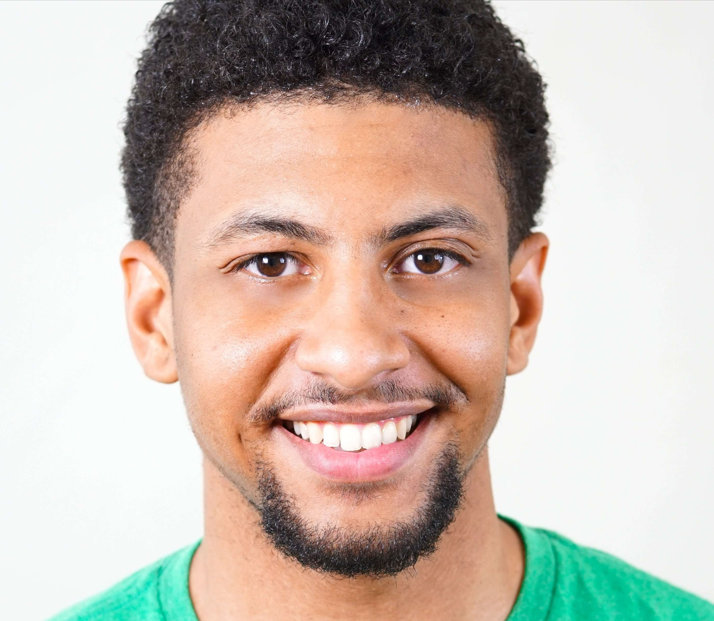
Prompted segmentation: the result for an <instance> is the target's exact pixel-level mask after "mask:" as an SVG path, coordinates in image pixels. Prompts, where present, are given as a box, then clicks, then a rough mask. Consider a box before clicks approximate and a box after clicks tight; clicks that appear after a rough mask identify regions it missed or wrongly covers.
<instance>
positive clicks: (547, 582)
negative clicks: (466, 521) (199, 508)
mask: <svg viewBox="0 0 714 621" xmlns="http://www.w3.org/2000/svg"><path fill="white" fill-rule="evenodd" d="M503 519H504V520H506V521H507V522H509V523H510V524H513V526H515V527H516V528H517V529H518V531H519V532H520V534H521V537H522V538H523V541H524V543H525V549H526V568H525V576H524V578H523V584H522V585H521V590H520V593H519V594H518V599H517V600H516V605H515V606H514V608H513V610H512V611H511V614H510V615H509V616H508V621H566V620H568V621H573V620H580V619H582V620H587V621H606V620H607V621H613V620H617V621H625V620H630V619H632V620H637V621H654V620H655V619H656V620H658V621H661V620H664V619H667V620H671V621H675V620H676V621H714V606H712V605H711V604H709V603H707V602H705V601H704V600H702V599H700V598H698V597H696V596H695V595H692V594H690V593H687V592H685V591H682V590H680V589H678V588H676V587H673V586H672V585H670V584H667V583H666V582H663V581H662V580H659V579H657V578H655V577H653V576H650V575H648V574H646V573H644V572H642V571H640V570H638V569H635V568H634V567H632V566H630V565H628V564H627V563H624V562H623V561H621V560H619V559H617V558H615V557H613V556H610V555H609V554H605V553H604V552H599V551H597V550H593V549H591V548H585V547H582V546H578V545H576V544H575V543H573V542H572V541H570V540H569V539H566V538H565V537H562V536H561V535H558V534H557V533H554V532H551V531H548V530H543V529H539V528H530V527H528V526H523V525H522V524H520V523H518V522H516V521H515V520H512V519H510V518H503ZM199 543H200V542H199ZM197 547H198V543H194V544H193V545H191V546H189V547H187V548H184V549H183V550H179V551H178V552H176V553H174V554H172V555H171V556H168V557H166V558H165V559H162V560H160V561H158V562H157V563H154V564H153V565H151V566H149V567H146V568H144V569H142V570H140V571H139V572H137V573H135V574H134V575H133V576H130V577H129V578H127V579H126V580H124V581H123V582H120V583H119V584H117V585H116V586H114V587H112V588H111V589H109V590H108V591H106V592H104V593H102V594H100V595H98V596H96V597H93V598H91V599H89V600H87V601H85V602H83V603H81V604H78V605H77V606H75V607H74V608H71V609H70V610H67V611H66V612H64V613H62V614H60V615H59V616H57V617H54V618H53V619H52V620H51V621H197V619H196V613H195V612H194V610H193V605H192V604H191V597H190V596H189V592H188V570H189V566H190V564H191V558H192V557H193V553H194V552H195V551H196V548H197Z"/></svg>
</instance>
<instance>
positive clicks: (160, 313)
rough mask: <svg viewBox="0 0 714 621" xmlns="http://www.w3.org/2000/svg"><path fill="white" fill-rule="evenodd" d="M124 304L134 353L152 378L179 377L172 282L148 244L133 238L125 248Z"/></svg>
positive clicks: (123, 255)
mask: <svg viewBox="0 0 714 621" xmlns="http://www.w3.org/2000/svg"><path fill="white" fill-rule="evenodd" d="M120 261H121V268H122V271H123V272H124V284H125V287H124V305H125V307H126V321H127V325H128V328H129V337H130V338H131V344H132V346H133V347H134V353H135V354H136V357H137V358H138V360H139V363H140V364H141V366H142V367H143V369H144V373H146V375H147V376H149V377H150V378H151V379H153V380H156V381H157V382H163V383H165V384H171V383H173V382H175V381H177V380H178V373H177V370H176V358H175V355H174V340H173V320H172V310H171V283H170V280H169V277H168V274H167V273H166V270H165V269H164V266H163V265H162V264H161V262H160V261H159V260H158V258H157V257H156V255H155V254H154V253H153V251H152V250H151V248H150V247H149V245H148V244H147V243H145V242H142V241H136V240H134V241H131V242H129V243H128V244H127V245H126V246H124V249H123V250H122V253H121V257H120Z"/></svg>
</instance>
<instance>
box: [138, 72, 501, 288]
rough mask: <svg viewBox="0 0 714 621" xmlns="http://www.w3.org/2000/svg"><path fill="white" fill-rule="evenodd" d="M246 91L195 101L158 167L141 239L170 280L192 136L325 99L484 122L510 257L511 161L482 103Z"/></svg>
mask: <svg viewBox="0 0 714 621" xmlns="http://www.w3.org/2000/svg"><path fill="white" fill-rule="evenodd" d="M251 95H252V96H251V97H250V98H248V99H245V100H239V99H236V98H234V97H231V96H227V97H223V98H220V99H217V100H216V101H213V102H211V101H205V102H203V104H198V105H197V109H196V110H195V112H194V113H193V114H192V115H191V116H190V117H189V118H188V119H187V120H185V121H184V123H183V128H182V131H180V132H179V133H178V134H177V135H176V136H175V138H174V140H173V141H171V143H170V147H169V155H168V157H166V159H165V161H164V163H163V165H162V166H160V167H159V169H158V171H157V175H156V181H155V183H154V192H153V195H152V198H153V201H154V210H153V216H152V221H153V222H152V227H151V228H150V229H149V230H150V234H149V235H148V236H147V238H144V239H143V241H146V242H147V243H148V244H149V246H150V247H151V249H152V251H153V252H154V254H156V256H157V257H158V259H159V261H160V262H161V264H162V265H163V266H164V268H165V269H166V272H167V275H168V277H169V281H170V282H171V284H173V274H174V265H175V239H176V236H175V230H176V221H177V218H178V215H179V212H180V208H181V204H182V203H183V201H184V199H185V198H186V196H187V195H188V194H189V193H190V191H191V189H192V188H193V187H194V185H195V183H196V182H197V181H198V180H199V173H198V167H197V161H198V158H199V157H200V153H199V150H198V147H197V146H196V142H195V139H196V137H197V136H198V134H199V133H200V132H201V130H202V129H203V128H204V127H205V126H206V125H207V124H209V123H210V122H211V121H213V120H214V119H216V118H218V117H219V116H220V115H221V114H224V115H225V116H226V117H227V118H232V117H233V116H235V115H236V114H240V113H241V112H246V111H250V110H251V109H253V108H255V107H257V106H261V105H269V106H275V107H281V108H289V107H293V106H294V107H302V106H308V105H330V106H344V107H346V108H348V109H349V108H352V109H356V108H358V107H360V106H364V105H368V104H371V103H383V104H387V105H397V106H403V107H406V108H411V109H413V110H416V111H427V110H434V109H442V110H448V111H451V112H458V113H460V114H463V115H465V116H467V117H469V118H471V119H472V120H474V121H480V122H482V123H485V124H486V126H487V130H488V133H489V135H490V137H491V140H490V141H489V145H488V149H489V151H490V158H489V159H490V161H491V163H492V172H493V174H494V177H495V179H496V180H497V181H498V183H499V185H500V187H501V190H502V192H503V198H504V203H505V205H504V206H505V209H506V218H507V239H508V248H509V250H508V259H509V261H510V260H511V258H512V256H513V250H514V249H512V248H511V227H510V225H511V220H512V214H511V210H512V208H513V205H512V203H513V202H514V198H513V196H512V194H513V188H512V184H511V180H510V174H511V163H510V162H509V161H508V157H507V156H506V154H505V148H504V147H503V145H501V142H500V139H499V132H498V124H497V121H496V120H495V118H494V115H492V114H491V113H489V111H488V110H486V109H484V108H481V107H475V108H474V109H468V108H466V107H465V106H464V105H463V104H462V103H461V102H457V101H451V100H448V99H447V100H440V101H435V100H434V99H433V98H431V97H429V96H428V95H426V94H423V93H421V92H418V91H416V90H415V92H414V93H412V94H411V95H409V96H403V95H401V94H399V93H387V92H383V91H379V90H378V89H374V88H370V87H365V88H359V87H355V86H351V85H345V84H343V83H337V82H329V83H327V84H326V85H325V87H324V88H322V87H318V88H315V87H312V86H311V87H301V88H296V89H292V90H287V91H268V92H265V93H252V94H251Z"/></svg>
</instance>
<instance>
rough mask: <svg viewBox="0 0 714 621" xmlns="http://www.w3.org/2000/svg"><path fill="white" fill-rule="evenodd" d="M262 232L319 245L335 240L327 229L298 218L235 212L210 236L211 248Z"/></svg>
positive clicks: (209, 245)
mask: <svg viewBox="0 0 714 621" xmlns="http://www.w3.org/2000/svg"><path fill="white" fill-rule="evenodd" d="M261 233H277V234H278V235H282V236H283V237H289V238H291V239H300V240H303V241H307V242H310V243H311V244H315V245H318V246H325V245H327V244H329V243H331V242H332V241H333V239H332V236H331V235H329V234H328V233H327V232H326V231H324V230H322V229H320V228H318V227H315V226H310V225H308V224H303V223H302V222H298V221H297V220H292V219H290V218H285V217H281V216H273V215H269V214H261V213H247V214H235V215H233V216H232V217H230V218H229V219H228V220H227V221H226V222H223V223H222V224H220V225H219V226H218V227H217V228H216V229H215V230H214V231H213V233H211V235H210V236H209V238H208V242H207V243H206V245H207V246H208V247H209V248H216V247H218V246H222V245H223V244H226V243H228V242H230V241H233V240H234V239H240V238H241V237H247V236H250V235H260V234H261Z"/></svg>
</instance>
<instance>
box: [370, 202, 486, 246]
mask: <svg viewBox="0 0 714 621" xmlns="http://www.w3.org/2000/svg"><path fill="white" fill-rule="evenodd" d="M432 229H456V230H459V231H464V232H466V233H473V234H474V235H476V237H478V238H479V239H481V240H483V241H485V242H488V243H491V242H492V241H493V235H492V234H491V230H490V229H489V227H488V226H487V225H486V223H485V222H483V221H482V220H481V219H480V218H478V217H477V216H475V215H474V214H472V213H471V212H470V211H467V210H466V209H464V208H463V207H461V206H459V205H451V206H449V207H444V208H442V209H437V210H435V211H429V212H427V213H424V214H421V215H419V216H416V217H415V218H412V219H411V220H407V221H406V222H400V223H399V224H395V225H393V226H391V227H388V228H386V227H385V228H384V229H382V231H381V232H380V233H379V234H378V235H375V236H374V237H373V238H372V243H373V244H375V245H377V246H379V245H382V244H384V243H389V242H394V241H397V240H398V239H402V238H404V237H411V236H412V235H417V234H418V233H424V232H425V231H430V230H432Z"/></svg>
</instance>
